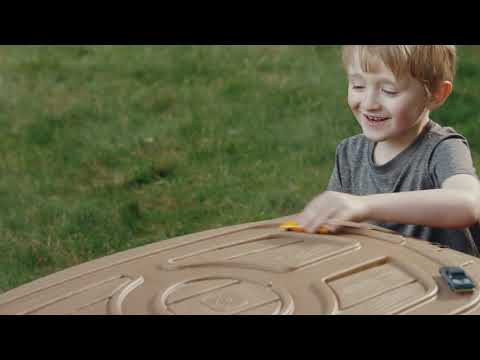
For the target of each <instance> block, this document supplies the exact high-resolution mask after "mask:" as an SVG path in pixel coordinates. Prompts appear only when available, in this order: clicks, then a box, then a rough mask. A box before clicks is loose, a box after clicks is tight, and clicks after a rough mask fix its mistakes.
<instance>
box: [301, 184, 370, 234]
mask: <svg viewBox="0 0 480 360" xmlns="http://www.w3.org/2000/svg"><path fill="white" fill-rule="evenodd" d="M367 217H368V206H367V203H366V201H365V199H364V198H362V197H361V196H355V195H350V194H344V193H339V192H333V191H327V192H324V193H322V194H320V195H319V196H317V197H316V198H314V199H313V200H312V201H311V202H310V203H309V204H308V205H307V206H306V207H305V209H304V210H303V211H302V212H301V213H300V215H298V216H297V218H296V222H297V223H298V224H299V225H300V226H301V227H302V228H303V229H304V230H305V231H306V232H308V233H314V232H315V231H316V230H317V229H318V228H319V227H320V226H322V225H324V226H326V227H327V228H328V230H329V231H330V232H336V231H338V230H339V229H340V227H341V226H339V225H337V224H335V223H336V222H337V221H339V220H340V221H357V222H360V221H364V220H366V219H367Z"/></svg>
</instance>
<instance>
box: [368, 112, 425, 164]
mask: <svg viewBox="0 0 480 360" xmlns="http://www.w3.org/2000/svg"><path fill="white" fill-rule="evenodd" d="M429 122H430V118H429V117H428V116H427V117H426V118H425V119H424V120H422V121H420V122H419V123H418V124H417V125H415V126H413V127H412V128H411V129H409V131H408V132H407V133H405V134H403V135H402V136H401V137H398V138H395V139H388V140H385V141H381V142H378V143H375V145H374V152H373V158H374V161H375V164H376V165H383V164H385V163H387V162H389V161H390V160H392V159H393V158H394V157H396V156H397V155H398V154H400V153H401V152H402V151H403V150H405V149H406V148H408V147H409V146H410V145H411V144H413V143H414V142H415V140H416V139H417V138H418V137H419V136H420V134H422V132H423V130H424V129H425V127H426V126H427V124H428V123H429Z"/></svg>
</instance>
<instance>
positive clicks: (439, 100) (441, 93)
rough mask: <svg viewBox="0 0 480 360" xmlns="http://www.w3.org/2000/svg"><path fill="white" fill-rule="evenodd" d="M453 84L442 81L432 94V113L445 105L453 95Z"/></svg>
mask: <svg viewBox="0 0 480 360" xmlns="http://www.w3.org/2000/svg"><path fill="white" fill-rule="evenodd" d="M452 90H453V84H452V82H451V81H442V82H441V83H440V84H439V85H438V86H437V89H436V90H435V91H434V92H433V93H432V99H431V100H430V106H429V108H430V111H433V110H435V109H437V108H439V107H440V106H442V105H443V103H444V102H445V101H447V99H448V97H449V96H450V94H451V93H452Z"/></svg>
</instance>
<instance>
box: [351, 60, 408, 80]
mask: <svg viewBox="0 0 480 360" xmlns="http://www.w3.org/2000/svg"><path fill="white" fill-rule="evenodd" d="M368 65H369V68H368V72H366V71H364V70H363V68H362V66H361V64H360V61H359V60H353V61H352V62H351V63H350V65H349V67H348V68H347V75H348V77H349V78H353V79H354V78H367V77H375V79H378V80H380V81H385V82H391V83H400V82H402V83H403V82H404V81H405V80H406V78H405V77H402V78H397V77H396V76H395V74H394V73H393V71H392V70H390V69H389V68H388V67H387V66H386V65H385V64H384V63H383V62H382V61H381V60H380V59H378V61H374V62H373V61H372V62H369V64H368Z"/></svg>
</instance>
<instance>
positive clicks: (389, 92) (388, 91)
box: [382, 89, 398, 96]
mask: <svg viewBox="0 0 480 360" xmlns="http://www.w3.org/2000/svg"><path fill="white" fill-rule="evenodd" d="M382 91H383V92H384V93H385V94H387V95H392V96H393V95H397V94H398V92H397V91H392V90H385V89H383V90H382Z"/></svg>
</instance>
